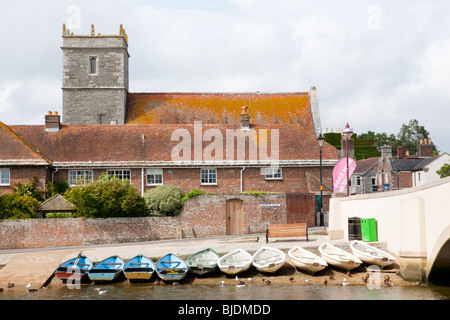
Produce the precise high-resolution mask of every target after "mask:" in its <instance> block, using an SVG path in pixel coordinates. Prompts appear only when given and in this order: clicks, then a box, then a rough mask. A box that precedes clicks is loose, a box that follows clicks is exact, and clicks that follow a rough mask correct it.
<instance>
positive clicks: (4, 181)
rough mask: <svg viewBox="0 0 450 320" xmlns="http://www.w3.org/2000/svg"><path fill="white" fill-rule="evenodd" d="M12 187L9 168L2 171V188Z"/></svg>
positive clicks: (0, 176)
mask: <svg viewBox="0 0 450 320" xmlns="http://www.w3.org/2000/svg"><path fill="white" fill-rule="evenodd" d="M9 185H10V173H9V169H8V168H1V169H0V186H9Z"/></svg>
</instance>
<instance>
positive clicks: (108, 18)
mask: <svg viewBox="0 0 450 320" xmlns="http://www.w3.org/2000/svg"><path fill="white" fill-rule="evenodd" d="M63 23H66V24H67V25H68V27H70V28H69V29H70V30H71V32H73V33H74V34H82V35H88V34H90V25H91V24H94V25H95V30H96V32H97V33H98V32H99V33H101V34H118V32H119V26H120V24H123V25H124V28H125V30H126V32H127V34H128V38H129V53H130V55H131V59H130V92H196V91H199V92H256V91H260V92H292V91H296V92H298V91H309V90H310V87H311V86H316V87H317V91H318V97H319V107H320V113H321V118H322V127H323V129H324V131H325V130H326V128H329V129H338V128H343V127H344V126H345V124H346V123H347V122H348V123H349V124H350V126H351V127H352V128H353V129H354V131H355V132H356V133H362V132H367V131H368V130H371V131H375V132H386V133H389V134H390V133H394V134H397V133H398V131H399V129H400V127H401V125H402V124H404V123H408V122H409V120H411V119H417V120H418V121H419V124H421V125H423V126H425V128H426V129H427V130H428V131H429V132H430V136H431V138H432V140H433V141H434V143H435V144H436V145H437V147H438V148H439V150H440V151H441V152H450V139H449V137H448V133H449V129H448V128H449V124H450V2H449V1H448V0H431V1H420V0H395V1H384V0H370V1H365V0H354V1H351V0H340V1H335V0H315V1H310V0H148V1H143V0H114V1H110V0H108V1H98V0H90V1H77V0H72V1H56V0H53V1H50V0H41V1H37V0H35V1H27V0H23V1H13V0H1V2H0V27H1V30H2V32H1V33H2V40H1V51H0V57H1V59H0V121H2V122H4V123H6V124H42V123H43V120H44V114H45V113H46V112H47V111H48V110H52V111H59V112H61V113H62V105H61V99H62V93H61V84H62V80H61V74H62V70H61V65H62V52H61V48H60V47H61V45H62V38H61V34H62V25H63Z"/></svg>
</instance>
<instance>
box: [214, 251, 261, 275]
mask: <svg viewBox="0 0 450 320" xmlns="http://www.w3.org/2000/svg"><path fill="white" fill-rule="evenodd" d="M252 259H253V257H252V255H251V254H250V253H248V252H247V251H245V250H243V249H240V248H239V249H235V250H233V251H231V252H229V253H227V254H225V255H223V256H222V257H221V258H220V259H219V261H218V262H217V265H218V266H219V269H220V270H221V271H222V272H224V273H226V274H236V273H239V272H243V271H247V270H248V269H249V268H250V266H251V264H252Z"/></svg>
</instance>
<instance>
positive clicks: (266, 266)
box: [252, 246, 286, 273]
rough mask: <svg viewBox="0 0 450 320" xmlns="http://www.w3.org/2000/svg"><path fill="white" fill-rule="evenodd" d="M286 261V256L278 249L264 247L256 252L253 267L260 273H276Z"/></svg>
mask: <svg viewBox="0 0 450 320" xmlns="http://www.w3.org/2000/svg"><path fill="white" fill-rule="evenodd" d="M285 260H286V254H285V253H284V252H283V251H281V250H278V249H275V248H272V247H267V246H262V247H261V248H259V249H258V251H256V252H255V254H254V255H253V259H252V264H253V266H254V267H255V268H256V269H257V270H258V271H259V272H270V273H273V272H276V271H277V270H278V269H280V268H281V267H282V266H283V265H284V262H285Z"/></svg>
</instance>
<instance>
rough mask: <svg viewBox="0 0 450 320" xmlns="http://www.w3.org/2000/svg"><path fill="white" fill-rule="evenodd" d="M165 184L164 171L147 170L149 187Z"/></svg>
mask: <svg viewBox="0 0 450 320" xmlns="http://www.w3.org/2000/svg"><path fill="white" fill-rule="evenodd" d="M161 184H163V170H162V169H147V185H149V186H154V185H161Z"/></svg>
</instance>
